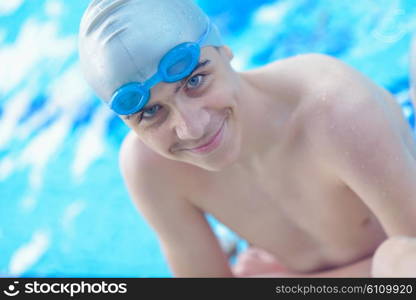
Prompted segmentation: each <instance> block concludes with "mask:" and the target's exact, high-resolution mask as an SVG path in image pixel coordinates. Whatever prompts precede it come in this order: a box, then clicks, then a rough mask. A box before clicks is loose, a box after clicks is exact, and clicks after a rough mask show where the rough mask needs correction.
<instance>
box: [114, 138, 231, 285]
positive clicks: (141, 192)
mask: <svg viewBox="0 0 416 300" xmlns="http://www.w3.org/2000/svg"><path fill="white" fill-rule="evenodd" d="M140 147H141V148H143V145H142V144H141V143H140V142H139V141H138V140H137V138H135V137H134V136H132V134H131V135H130V136H129V137H128V138H127V139H126V140H125V142H124V143H123V146H122V149H121V152H120V167H121V171H122V174H123V177H124V180H125V183H126V185H127V189H128V191H129V194H130V196H131V198H132V200H133V202H134V204H135V205H136V206H137V208H138V210H139V211H140V212H141V214H142V215H143V216H144V218H145V219H146V220H147V221H148V223H149V224H150V225H151V227H152V228H153V229H154V230H155V231H156V233H157V235H158V238H159V241H160V242H161V246H162V250H163V252H164V254H165V255H166V257H167V260H168V263H169V265H170V267H171V270H172V272H173V274H174V276H177V277H209V276H215V277H220V276H231V275H232V274H231V270H230V268H229V265H228V262H227V258H226V256H225V254H224V253H223V251H222V249H221V247H220V245H219V243H218V240H217V239H216V237H215V235H214V234H213V232H212V230H211V228H210V226H209V224H208V223H207V221H206V219H205V217H204V214H203V212H202V211H200V210H199V209H197V208H196V207H194V206H193V205H192V204H190V202H189V201H187V200H186V199H185V197H184V195H181V194H180V192H179V190H180V189H179V188H178V185H180V184H181V183H180V182H179V180H178V178H181V174H180V172H181V171H180V170H179V169H176V170H175V169H171V168H169V167H170V166H169V165H168V166H167V165H166V163H167V162H164V161H163V159H161V158H159V157H158V156H157V154H154V153H150V152H149V151H148V150H145V151H143V149H141V150H140ZM175 175H176V176H175Z"/></svg>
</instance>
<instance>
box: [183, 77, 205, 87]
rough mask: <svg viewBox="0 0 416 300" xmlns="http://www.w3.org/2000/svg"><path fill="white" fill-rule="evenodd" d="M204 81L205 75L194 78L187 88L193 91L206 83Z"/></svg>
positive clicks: (190, 80) (189, 81)
mask: <svg viewBox="0 0 416 300" xmlns="http://www.w3.org/2000/svg"><path fill="white" fill-rule="evenodd" d="M203 79H204V75H203V74H198V75H195V76H192V77H191V78H190V79H189V80H188V82H187V83H186V88H187V89H191V90H192V89H196V88H198V87H199V86H200V85H201V84H202V83H203V81H204V80H203Z"/></svg>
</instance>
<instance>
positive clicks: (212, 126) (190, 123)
mask: <svg viewBox="0 0 416 300" xmlns="http://www.w3.org/2000/svg"><path fill="white" fill-rule="evenodd" d="M231 58H232V53H231V50H229V49H228V48H226V47H221V48H219V49H218V50H217V49H215V48H212V47H205V48H202V49H201V56H200V59H199V64H198V66H197V67H196V68H195V70H194V71H193V72H192V73H191V75H189V76H188V77H186V78H185V79H183V80H182V81H179V82H174V83H169V84H168V83H159V84H157V85H156V86H155V87H153V88H152V90H151V98H150V101H149V102H148V104H147V105H146V106H145V108H144V109H143V110H142V111H140V112H138V113H136V114H134V115H130V116H127V117H126V116H123V117H122V119H123V121H124V122H125V123H126V124H127V126H129V127H130V128H131V129H132V130H134V131H135V132H136V133H137V135H138V136H139V137H140V139H141V140H142V141H143V142H144V143H145V144H146V145H147V146H148V147H150V148H151V149H152V150H154V151H155V152H157V153H159V154H160V155H162V156H164V157H166V158H169V159H172V160H177V161H183V162H187V163H190V164H193V165H196V166H199V167H201V168H203V169H207V170H213V171H214V170H220V169H222V168H223V167H225V166H227V165H230V164H231V163H233V162H234V161H235V160H236V159H237V158H238V155H239V153H240V140H241V136H240V132H241V128H240V123H241V122H239V121H238V115H239V114H238V106H237V104H238V101H239V98H238V92H239V87H238V84H239V81H238V80H237V78H238V77H237V74H236V73H235V72H234V71H233V70H232V68H231V66H230V64H229V62H230V60H231Z"/></svg>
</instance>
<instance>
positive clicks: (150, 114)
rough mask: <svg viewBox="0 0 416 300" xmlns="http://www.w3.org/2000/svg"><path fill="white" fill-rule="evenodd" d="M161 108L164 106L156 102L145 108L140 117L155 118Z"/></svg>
mask: <svg viewBox="0 0 416 300" xmlns="http://www.w3.org/2000/svg"><path fill="white" fill-rule="evenodd" d="M161 108H162V106H160V105H159V104H155V105H152V106H151V107H149V108H146V109H144V110H143V111H142V113H141V115H140V119H151V118H153V117H154V116H155V115H156V114H157V112H158V111H159V110H160V109H161Z"/></svg>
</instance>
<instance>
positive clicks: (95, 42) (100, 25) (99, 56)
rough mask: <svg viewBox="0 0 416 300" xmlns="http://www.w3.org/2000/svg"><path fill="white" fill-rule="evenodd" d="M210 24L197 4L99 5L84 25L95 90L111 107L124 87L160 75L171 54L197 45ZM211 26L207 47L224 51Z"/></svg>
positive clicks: (102, 0)
mask: <svg viewBox="0 0 416 300" xmlns="http://www.w3.org/2000/svg"><path fill="white" fill-rule="evenodd" d="M209 24H210V21H209V18H208V16H207V15H206V14H204V12H203V11H202V10H201V9H200V8H199V7H198V6H197V5H196V4H195V3H194V1H193V0H94V1H92V2H91V3H90V5H89V6H88V8H87V9H86V11H85V13H84V15H83V17H82V20H81V25H80V32H79V56H80V62H81V68H82V70H83V72H84V75H85V78H86V80H87V82H88V83H89V84H90V86H91V87H92V88H93V90H94V91H95V92H96V93H97V95H98V96H99V97H100V98H101V99H102V100H104V101H106V102H108V101H109V100H110V99H111V97H112V94H113V93H114V91H115V90H116V89H117V88H119V87H120V86H122V85H123V84H126V83H129V82H143V81H145V80H146V79H148V78H149V77H151V76H152V75H153V74H155V73H156V71H157V67H158V64H159V61H160V59H161V58H162V57H163V56H164V55H165V54H166V53H167V52H168V51H169V50H170V49H172V48H173V47H175V46H177V45H178V44H181V43H184V42H195V41H196V40H198V39H199V38H200V37H201V35H202V34H203V33H204V32H206V30H207V27H208V26H209ZM211 26H212V27H211V30H210V31H209V34H208V36H207V38H206V40H205V42H204V43H203V45H202V46H208V45H209V46H222V45H223V44H222V41H221V38H220V34H219V32H218V29H217V28H216V26H215V25H214V24H211Z"/></svg>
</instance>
